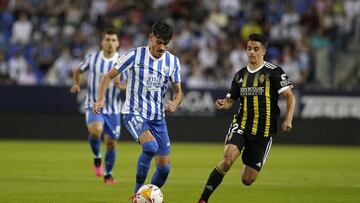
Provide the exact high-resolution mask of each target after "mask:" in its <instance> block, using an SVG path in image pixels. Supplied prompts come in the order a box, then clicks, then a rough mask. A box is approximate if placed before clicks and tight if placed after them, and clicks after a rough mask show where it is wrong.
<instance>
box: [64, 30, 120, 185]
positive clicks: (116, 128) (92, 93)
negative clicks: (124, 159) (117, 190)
mask: <svg viewBox="0 0 360 203" xmlns="http://www.w3.org/2000/svg"><path fill="white" fill-rule="evenodd" d="M118 47H119V39H118V35H117V33H116V32H115V31H113V30H108V31H106V32H104V34H103V36H102V41H101V50H100V51H98V52H95V53H91V54H89V55H87V56H86V57H85V59H84V60H83V61H82V62H81V63H80V67H79V68H77V69H76V70H75V71H74V74H73V82H74V84H73V86H72V87H71V90H70V91H71V92H72V93H78V92H79V91H80V79H81V74H82V73H83V72H85V71H88V72H89V74H88V80H87V95H86V99H85V109H86V123H87V128H88V131H89V143H90V147H91V150H92V153H93V154H94V171H95V175H96V176H99V177H101V176H103V175H104V182H105V183H106V184H116V181H115V180H114V178H113V176H112V169H113V167H114V163H115V158H116V143H117V140H118V139H119V137H120V105H121V100H120V90H125V89H126V84H125V82H124V80H125V78H126V75H125V74H123V75H122V76H119V77H117V78H116V79H115V80H114V81H113V82H111V84H110V85H109V86H110V87H109V89H108V90H107V91H106V93H105V99H104V101H105V103H104V108H103V109H102V110H101V114H93V112H92V105H93V104H94V102H95V101H96V98H97V96H98V95H99V94H98V92H97V89H98V87H99V84H100V81H101V79H102V77H103V76H104V75H105V74H106V73H107V72H109V71H110V70H111V68H112V66H113V65H114V64H115V62H116V61H117V59H118V58H119V54H118V53H117V48H118ZM101 136H104V137H103V138H104V140H105V142H106V153H105V160H104V161H105V174H104V169H103V164H102V161H101V151H100V145H101Z"/></svg>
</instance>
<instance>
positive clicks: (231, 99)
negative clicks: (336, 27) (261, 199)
mask: <svg viewBox="0 0 360 203" xmlns="http://www.w3.org/2000/svg"><path fill="white" fill-rule="evenodd" d="M266 46H267V42H266V38H265V36H264V35H262V34H251V35H250V36H249V41H248V43H247V56H248V61H249V64H248V65H247V66H246V67H244V68H242V69H240V70H239V71H238V72H237V73H236V74H235V76H234V79H233V81H232V83H231V89H230V91H229V92H228V94H227V95H226V97H225V98H224V99H218V100H217V101H216V102H215V105H216V107H217V109H229V108H231V107H232V105H233V104H234V103H235V102H236V101H237V100H239V101H240V108H239V111H238V114H237V115H235V116H234V119H233V121H232V123H231V125H230V128H229V131H228V133H227V135H226V138H225V150H224V155H223V158H222V159H221V160H220V162H219V163H218V164H217V166H216V167H215V168H214V169H213V171H212V172H211V174H210V176H209V178H208V180H207V183H206V185H205V188H204V190H203V193H202V195H201V197H200V199H199V201H198V203H206V202H208V199H209V197H210V195H211V194H212V193H213V191H214V190H215V189H216V188H217V187H218V186H219V185H220V183H221V181H222V180H223V177H224V175H225V174H226V172H228V171H229V170H230V168H231V166H232V165H233V163H234V162H235V160H236V159H237V158H238V157H239V155H240V154H241V153H242V161H243V164H244V165H243V168H242V171H241V180H242V182H243V184H244V185H247V186H250V185H251V184H252V183H253V182H254V181H255V180H256V178H257V177H258V174H259V172H260V170H261V168H262V167H263V166H264V164H265V160H266V158H267V156H268V154H269V151H270V147H271V143H272V136H273V135H275V134H276V131H277V129H276V128H277V120H278V118H279V114H280V110H279V107H278V99H279V95H281V96H283V97H284V98H285V100H286V103H287V112H286V116H285V119H284V121H283V123H282V130H283V131H285V132H288V131H290V130H291V128H292V119H293V113H294V109H295V97H294V95H293V93H292V91H291V89H292V87H293V85H292V83H291V81H290V80H289V78H288V76H287V75H286V73H284V71H283V70H282V69H281V68H280V67H279V66H276V65H274V64H271V63H268V62H266V61H264V56H265V53H266Z"/></svg>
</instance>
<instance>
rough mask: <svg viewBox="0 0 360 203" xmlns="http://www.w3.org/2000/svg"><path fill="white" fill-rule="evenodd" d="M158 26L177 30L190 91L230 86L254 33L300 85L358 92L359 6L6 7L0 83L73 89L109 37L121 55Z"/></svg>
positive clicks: (339, 1) (213, 2) (170, 2)
mask: <svg viewBox="0 0 360 203" xmlns="http://www.w3.org/2000/svg"><path fill="white" fill-rule="evenodd" d="M160 19H162V20H166V21H167V22H169V23H170V24H172V25H173V26H174V29H175V37H174V40H173V41H172V42H171V44H170V47H169V49H170V51H171V52H172V53H174V54H176V55H177V56H179V58H180V62H181V65H182V80H183V82H184V85H186V86H187V87H189V88H211V89H215V88H227V87H229V85H230V81H231V80H232V77H233V74H234V73H235V72H236V71H238V70H239V69H240V68H242V67H244V66H245V65H246V64H247V57H246V39H247V37H248V35H249V33H252V32H257V33H264V34H265V35H266V36H267V37H268V39H269V42H270V44H269V47H268V51H267V54H266V60H267V61H269V62H272V63H275V64H277V65H279V66H281V67H282V68H283V69H284V70H285V72H287V73H288V74H289V76H290V78H291V79H292V81H293V82H294V83H295V85H296V86H297V87H298V88H310V89H314V88H315V89H319V88H320V89H337V88H347V89H354V88H358V87H359V84H360V65H359V63H360V59H359V56H360V54H359V53H360V52H359V48H360V30H359V29H360V1H357V0H268V1H265V0H254V1H246V0H193V1H190V0H142V1H131V0H91V1H90V0H89V1H86V0H62V1H60V0H47V1H43V0H0V84H19V85H54V86H69V85H71V83H72V82H71V75H72V70H73V69H74V68H76V67H77V66H78V65H79V63H80V61H81V60H82V59H83V57H84V56H85V55H86V54H87V53H89V52H93V51H96V50H98V49H99V45H100V39H101V33H102V31H104V30H106V29H108V28H113V29H116V30H117V31H118V32H119V34H120V46H121V47H120V48H119V52H120V54H124V53H126V52H127V51H129V50H130V49H131V48H132V47H136V46H143V45H146V44H147V39H148V34H149V32H150V28H151V27H150V26H151V24H152V23H153V22H154V21H156V20H160Z"/></svg>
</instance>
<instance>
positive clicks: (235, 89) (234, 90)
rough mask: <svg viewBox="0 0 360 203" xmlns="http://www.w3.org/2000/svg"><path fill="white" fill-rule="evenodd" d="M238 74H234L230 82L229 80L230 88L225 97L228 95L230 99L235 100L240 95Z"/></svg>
mask: <svg viewBox="0 0 360 203" xmlns="http://www.w3.org/2000/svg"><path fill="white" fill-rule="evenodd" d="M239 78H240V76H239V74H238V73H237V74H235V76H234V78H233V80H232V82H231V87H230V90H229V91H228V93H227V95H226V97H229V98H230V99H232V100H237V99H238V98H239V97H240V86H239V83H238V81H239Z"/></svg>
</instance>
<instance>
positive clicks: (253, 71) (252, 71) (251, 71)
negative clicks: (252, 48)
mask: <svg viewBox="0 0 360 203" xmlns="http://www.w3.org/2000/svg"><path fill="white" fill-rule="evenodd" d="M264 66H265V61H264V63H263V64H262V65H261V66H259V67H258V68H256V69H255V70H251V69H250V67H249V65H247V66H246V68H247V70H248V71H249V72H250V73H255V72H257V71H259V70H260V69H262V67H264Z"/></svg>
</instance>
